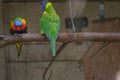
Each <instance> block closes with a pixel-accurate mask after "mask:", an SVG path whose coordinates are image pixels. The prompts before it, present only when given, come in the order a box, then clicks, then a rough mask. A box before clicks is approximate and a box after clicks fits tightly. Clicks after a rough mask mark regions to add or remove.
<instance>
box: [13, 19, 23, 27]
mask: <svg viewBox="0 0 120 80" xmlns="http://www.w3.org/2000/svg"><path fill="white" fill-rule="evenodd" d="M22 25H23V22H22V18H21V17H17V18H15V19H14V26H16V27H19V26H22Z"/></svg>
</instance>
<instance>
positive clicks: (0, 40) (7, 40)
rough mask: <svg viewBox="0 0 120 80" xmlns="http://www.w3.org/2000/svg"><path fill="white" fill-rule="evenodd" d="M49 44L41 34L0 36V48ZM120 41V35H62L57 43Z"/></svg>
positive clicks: (89, 33)
mask: <svg viewBox="0 0 120 80" xmlns="http://www.w3.org/2000/svg"><path fill="white" fill-rule="evenodd" d="M18 41H20V42H48V40H47V38H46V37H45V36H43V35H40V34H22V35H21V34H20V35H0V48H1V47H4V46H7V45H10V44H15V43H16V42H18ZM77 41H120V33H95V32H94V33H92V32H88V33H86V32H84V33H60V34H59V36H58V39H57V42H77Z"/></svg>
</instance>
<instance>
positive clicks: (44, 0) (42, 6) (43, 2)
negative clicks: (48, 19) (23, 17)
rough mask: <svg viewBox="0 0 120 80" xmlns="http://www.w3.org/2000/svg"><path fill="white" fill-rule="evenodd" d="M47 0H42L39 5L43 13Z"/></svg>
mask: <svg viewBox="0 0 120 80" xmlns="http://www.w3.org/2000/svg"><path fill="white" fill-rule="evenodd" d="M47 2H48V1H47V0H43V1H42V2H41V3H40V6H41V8H42V10H43V11H45V10H46V4H47Z"/></svg>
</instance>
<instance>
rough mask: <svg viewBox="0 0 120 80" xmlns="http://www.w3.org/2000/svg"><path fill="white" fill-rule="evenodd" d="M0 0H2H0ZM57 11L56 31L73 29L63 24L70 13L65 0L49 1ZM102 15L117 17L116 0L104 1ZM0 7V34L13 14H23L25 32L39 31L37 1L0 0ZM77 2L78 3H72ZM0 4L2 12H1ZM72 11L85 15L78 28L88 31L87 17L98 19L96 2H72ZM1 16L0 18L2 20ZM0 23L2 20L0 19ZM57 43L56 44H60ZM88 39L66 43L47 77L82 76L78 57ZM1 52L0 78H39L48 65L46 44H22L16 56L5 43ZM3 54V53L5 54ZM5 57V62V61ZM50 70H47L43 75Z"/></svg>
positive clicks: (63, 79)
mask: <svg viewBox="0 0 120 80" xmlns="http://www.w3.org/2000/svg"><path fill="white" fill-rule="evenodd" d="M1 2H2V1H1ZM53 4H54V6H55V8H56V11H57V13H58V14H59V15H60V18H61V31H60V32H73V31H72V30H71V29H66V28H65V18H66V17H70V13H69V6H68V5H69V3H68V2H65V3H64V2H60V3H57V2H56V3H53ZM105 4H106V6H105V7H106V12H105V14H106V17H120V11H119V7H120V5H119V4H120V2H106V3H105ZM0 5H1V7H0V11H1V13H0V14H2V13H3V16H1V17H2V18H3V19H2V20H3V23H4V25H3V26H1V28H2V31H1V34H3V33H4V34H10V33H9V22H10V20H11V19H12V18H14V17H16V16H23V17H25V18H26V20H27V22H28V32H29V33H39V29H40V26H39V19H40V16H41V14H42V12H41V9H40V6H39V3H38V2H34V3H32V2H26V3H23V2H19V3H17V2H10V3H3V4H2V3H1V4H0ZM76 5H79V7H76ZM2 7H3V12H2ZM72 7H73V8H74V10H75V12H76V15H75V16H86V17H88V21H89V26H88V27H87V28H84V29H83V30H82V31H87V32H88V31H92V24H91V21H92V20H94V19H99V3H98V2H89V3H84V2H80V3H77V4H76V3H74V4H72ZM2 20H1V21H2ZM0 24H1V25H2V23H1V22H0ZM60 45H61V44H60V43H57V48H58V47H59V46H60ZM89 45H90V42H82V44H81V45H76V44H75V43H70V44H68V46H67V47H66V48H65V49H64V50H63V51H62V53H61V54H60V55H59V56H58V58H57V61H56V62H55V63H54V64H53V65H52V68H51V70H52V77H51V80H74V79H75V80H84V76H83V71H81V69H80V67H81V65H80V64H79V62H78V61H77V60H79V59H80V58H81V57H82V56H83V55H84V53H85V52H86V51H87V49H88V47H89ZM0 51H1V52H0V53H1V54H0V55H1V56H0V57H1V58H0V59H1V60H0V61H1V64H0V65H1V68H0V70H1V72H0V75H1V76H2V77H1V76H0V80H5V79H4V78H5V76H6V80H38V79H40V80H42V75H43V72H44V70H45V68H46V67H47V66H48V60H50V59H51V54H50V51H51V49H50V46H49V45H47V44H46V45H42V44H41V45H23V48H22V55H21V57H20V58H19V59H18V58H17V52H16V47H15V45H11V46H7V47H5V48H4V49H1V50H0ZM5 56H6V57H5ZM5 61H6V63H5ZM5 71H6V74H5ZM50 72H51V71H49V72H48V75H47V78H48V76H49V74H50Z"/></svg>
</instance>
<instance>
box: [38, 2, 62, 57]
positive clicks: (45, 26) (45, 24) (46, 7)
mask: <svg viewBox="0 0 120 80" xmlns="http://www.w3.org/2000/svg"><path fill="white" fill-rule="evenodd" d="M41 8H42V10H43V15H42V16H41V19H40V25H41V31H40V33H41V34H45V35H46V37H47V38H48V39H49V40H50V45H51V49H52V55H53V56H55V55H56V39H57V37H58V34H59V30H60V18H59V16H58V15H57V13H56V11H55V9H54V7H53V5H52V3H51V2H49V1H47V0H44V1H42V2H41Z"/></svg>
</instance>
